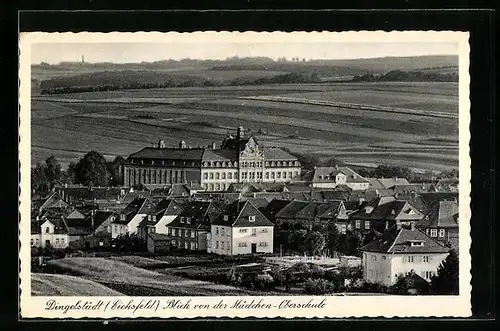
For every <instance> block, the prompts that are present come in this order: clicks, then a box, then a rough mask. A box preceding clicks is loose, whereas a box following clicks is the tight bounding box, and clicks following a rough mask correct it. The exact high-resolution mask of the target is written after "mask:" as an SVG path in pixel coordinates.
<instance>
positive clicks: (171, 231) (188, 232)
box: [168, 228, 196, 238]
mask: <svg viewBox="0 0 500 331" xmlns="http://www.w3.org/2000/svg"><path fill="white" fill-rule="evenodd" d="M168 234H169V235H171V236H179V237H186V238H189V236H191V238H195V237H196V231H193V230H188V229H172V228H169V229H168Z"/></svg>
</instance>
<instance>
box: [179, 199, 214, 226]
mask: <svg viewBox="0 0 500 331" xmlns="http://www.w3.org/2000/svg"><path fill="white" fill-rule="evenodd" d="M220 213H221V211H220V209H219V208H218V207H217V206H216V205H215V204H214V203H213V202H211V201H190V202H188V203H186V204H185V205H184V206H183V210H182V212H181V213H180V214H179V215H178V216H177V217H176V218H175V219H174V220H173V221H172V222H171V223H170V224H169V227H181V228H194V229H209V228H210V224H211V222H212V221H213V220H214V219H215V218H216V217H217V216H219V215H220Z"/></svg>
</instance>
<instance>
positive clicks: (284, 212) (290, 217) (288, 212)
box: [275, 200, 309, 226]
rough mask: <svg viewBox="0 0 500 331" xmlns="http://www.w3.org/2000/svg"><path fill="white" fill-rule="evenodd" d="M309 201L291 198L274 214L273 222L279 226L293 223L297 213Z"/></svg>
mask: <svg viewBox="0 0 500 331" xmlns="http://www.w3.org/2000/svg"><path fill="white" fill-rule="evenodd" d="M308 204H309V201H300V200H292V201H290V202H289V203H288V204H287V205H286V206H285V207H284V208H283V209H281V210H280V211H279V212H278V213H276V215H275V220H276V222H275V224H276V225H277V226H281V225H282V224H295V223H296V221H295V220H296V217H295V216H296V215H297V213H298V212H299V211H300V210H302V209H303V208H305V207H306V206H307V205H308Z"/></svg>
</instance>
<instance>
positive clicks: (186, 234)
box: [184, 230, 189, 238]
mask: <svg viewBox="0 0 500 331" xmlns="http://www.w3.org/2000/svg"><path fill="white" fill-rule="evenodd" d="M184 236H185V237H186V238H187V237H189V230H186V231H184Z"/></svg>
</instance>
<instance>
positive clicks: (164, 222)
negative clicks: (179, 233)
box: [155, 215, 177, 234]
mask: <svg viewBox="0 0 500 331" xmlns="http://www.w3.org/2000/svg"><path fill="white" fill-rule="evenodd" d="M176 217H177V215H167V216H163V217H162V218H161V219H160V220H159V221H158V223H156V225H155V229H156V233H165V234H167V233H168V224H170V223H172V221H173V220H174V219H175V218H176Z"/></svg>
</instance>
